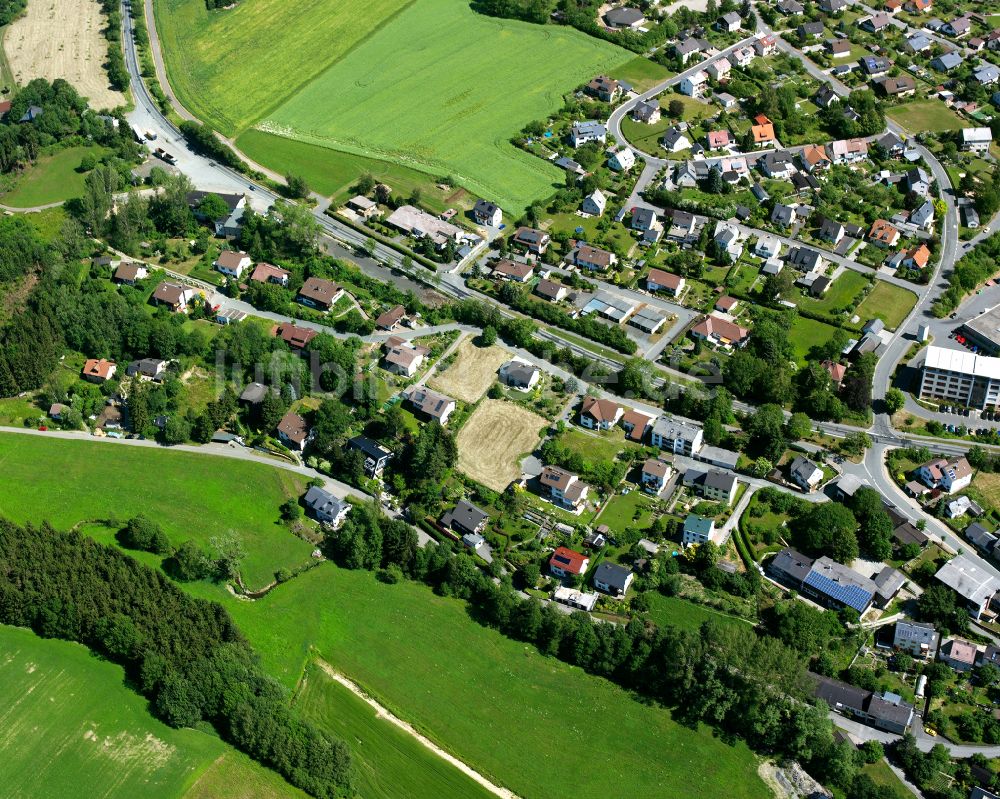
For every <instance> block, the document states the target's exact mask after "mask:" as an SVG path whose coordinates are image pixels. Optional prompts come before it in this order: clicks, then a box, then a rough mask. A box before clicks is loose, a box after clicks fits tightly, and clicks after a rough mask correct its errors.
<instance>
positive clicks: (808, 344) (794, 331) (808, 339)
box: [788, 289, 837, 366]
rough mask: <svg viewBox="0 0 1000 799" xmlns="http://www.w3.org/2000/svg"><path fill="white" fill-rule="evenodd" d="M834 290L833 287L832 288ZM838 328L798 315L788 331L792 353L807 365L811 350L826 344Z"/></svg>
mask: <svg viewBox="0 0 1000 799" xmlns="http://www.w3.org/2000/svg"><path fill="white" fill-rule="evenodd" d="M831 290H832V289H831ZM836 332H837V328H835V327H834V326H833V325H828V324H826V322H817V321H816V320H815V319H810V318H808V317H806V316H797V317H795V321H794V322H792V326H791V329H790V330H789V331H788V340H789V341H790V342H792V355H793V357H794V358H795V361H796V363H798V365H799V366H805V365H806V358H807V356H808V355H809V350H811V349H812V348H813V347H816V346H819V345H821V344H825V343H826V342H828V341H829V340H830V339H832V338H833V337H834V335H835V334H836Z"/></svg>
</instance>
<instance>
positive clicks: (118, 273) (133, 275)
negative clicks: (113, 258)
mask: <svg viewBox="0 0 1000 799" xmlns="http://www.w3.org/2000/svg"><path fill="white" fill-rule="evenodd" d="M148 274H149V272H148V271H147V269H146V266H145V264H137V263H121V264H118V268H117V269H116V270H115V275H114V278H113V280H114V281H115V283H124V284H125V285H126V286H134V285H135V284H136V282H137V281H139V280H143V279H144V278H145V277H146V276H147V275H148Z"/></svg>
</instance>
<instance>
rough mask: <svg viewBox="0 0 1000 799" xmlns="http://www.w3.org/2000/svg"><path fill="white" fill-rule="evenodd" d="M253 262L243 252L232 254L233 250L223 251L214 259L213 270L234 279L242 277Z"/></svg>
mask: <svg viewBox="0 0 1000 799" xmlns="http://www.w3.org/2000/svg"><path fill="white" fill-rule="evenodd" d="M252 263H253V261H252V260H251V259H250V256H249V255H247V254H246V253H245V252H234V251H233V250H223V251H222V252H220V253H219V257H218V258H216V259H215V264H214V266H215V268H216V269H218V270H219V271H220V272H222V274H224V275H229V276H230V277H235V278H237V279H239V278H241V277H243V272H244V271H245V270H247V269H249V268H250V265H251V264H252Z"/></svg>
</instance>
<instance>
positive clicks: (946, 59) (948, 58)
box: [932, 51, 962, 70]
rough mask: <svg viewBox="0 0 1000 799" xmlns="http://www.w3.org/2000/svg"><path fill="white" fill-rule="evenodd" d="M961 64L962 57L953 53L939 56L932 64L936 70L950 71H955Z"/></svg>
mask: <svg viewBox="0 0 1000 799" xmlns="http://www.w3.org/2000/svg"><path fill="white" fill-rule="evenodd" d="M961 63H962V56H961V55H959V54H958V53H957V52H955V51H952V52H950V53H944V54H943V55H939V56H938V57H937V58H935V59H934V61H933V62H932V66H934V67H935V69H943V70H949V69H954V68H955V67H957V66H959V65H960V64H961Z"/></svg>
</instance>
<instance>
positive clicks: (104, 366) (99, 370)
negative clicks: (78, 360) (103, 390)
mask: <svg viewBox="0 0 1000 799" xmlns="http://www.w3.org/2000/svg"><path fill="white" fill-rule="evenodd" d="M117 368H118V365H117V364H116V363H115V362H114V361H107V360H105V359H104V358H90V359H89V360H88V361H87V362H86V363H85V364H84V365H83V369H82V371H81V372H80V376H81V377H83V379H84V380H87V381H89V382H91V383H103V382H104V381H105V380H110V379H111V378H112V377H114V376H115V370H116V369H117Z"/></svg>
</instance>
